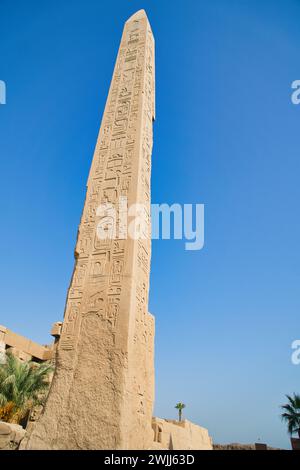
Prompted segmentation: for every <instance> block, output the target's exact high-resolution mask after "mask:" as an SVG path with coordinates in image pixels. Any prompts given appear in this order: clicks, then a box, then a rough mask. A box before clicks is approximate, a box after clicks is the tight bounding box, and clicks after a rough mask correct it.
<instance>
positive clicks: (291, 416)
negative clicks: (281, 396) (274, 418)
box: [281, 393, 300, 438]
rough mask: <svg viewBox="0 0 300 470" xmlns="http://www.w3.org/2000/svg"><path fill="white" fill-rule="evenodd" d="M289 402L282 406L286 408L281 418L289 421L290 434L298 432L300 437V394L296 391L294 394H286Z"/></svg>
mask: <svg viewBox="0 0 300 470" xmlns="http://www.w3.org/2000/svg"><path fill="white" fill-rule="evenodd" d="M286 397H287V399H288V403H287V404H286V405H283V406H281V408H282V409H283V410H284V413H282V415H281V418H282V419H283V421H285V422H286V423H287V427H288V432H289V434H290V435H292V434H294V433H298V436H299V438H300V395H297V394H296V393H294V395H293V396H290V395H286Z"/></svg>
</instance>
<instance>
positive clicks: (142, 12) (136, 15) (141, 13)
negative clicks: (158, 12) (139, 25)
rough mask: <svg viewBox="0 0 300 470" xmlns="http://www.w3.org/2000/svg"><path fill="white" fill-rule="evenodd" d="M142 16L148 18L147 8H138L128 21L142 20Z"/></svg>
mask: <svg viewBox="0 0 300 470" xmlns="http://www.w3.org/2000/svg"><path fill="white" fill-rule="evenodd" d="M142 18H147V14H146V12H145V10H138V11H137V12H136V13H134V14H133V15H131V16H130V17H129V18H128V20H127V21H126V23H129V21H135V20H141V19H142Z"/></svg>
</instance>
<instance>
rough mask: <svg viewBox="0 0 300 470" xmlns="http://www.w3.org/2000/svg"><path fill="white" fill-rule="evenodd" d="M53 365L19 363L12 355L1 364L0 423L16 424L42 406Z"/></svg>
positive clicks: (45, 363) (7, 356) (8, 355)
mask: <svg viewBox="0 0 300 470" xmlns="http://www.w3.org/2000/svg"><path fill="white" fill-rule="evenodd" d="M52 370H53V368H52V366H51V365H50V364H49V363H47V362H44V363H42V364H36V363H34V362H21V361H20V360H19V359H18V358H16V357H15V356H13V355H12V354H7V355H6V361H5V363H4V364H0V420H3V421H6V422H10V423H19V422H20V421H21V420H23V419H24V418H25V417H26V416H28V413H29V411H30V410H31V408H32V407H33V406H34V405H36V404H38V403H41V401H42V397H44V396H45V392H46V390H47V388H48V387H49V380H48V376H49V373H50V372H51V371H52Z"/></svg>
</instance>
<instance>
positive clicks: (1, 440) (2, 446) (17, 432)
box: [0, 421, 26, 450]
mask: <svg viewBox="0 0 300 470" xmlns="http://www.w3.org/2000/svg"><path fill="white" fill-rule="evenodd" d="M25 434H26V431H25V429H23V428H22V426H19V425H18V424H11V423H4V422H3V421H0V450H15V449H17V448H18V447H19V444H20V442H21V440H22V439H23V438H24V436H25Z"/></svg>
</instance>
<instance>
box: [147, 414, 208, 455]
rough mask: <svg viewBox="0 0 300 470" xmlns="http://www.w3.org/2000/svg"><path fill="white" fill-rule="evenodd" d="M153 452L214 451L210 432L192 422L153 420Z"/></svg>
mask: <svg viewBox="0 0 300 470" xmlns="http://www.w3.org/2000/svg"><path fill="white" fill-rule="evenodd" d="M152 429H153V432H154V444H153V450H212V449H213V447H212V439H211V437H210V436H209V434H208V430H207V429H205V428H202V427H201V426H198V425H196V424H194V423H191V422H190V421H187V420H184V421H181V422H179V421H175V420H167V419H161V418H153V420H152Z"/></svg>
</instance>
